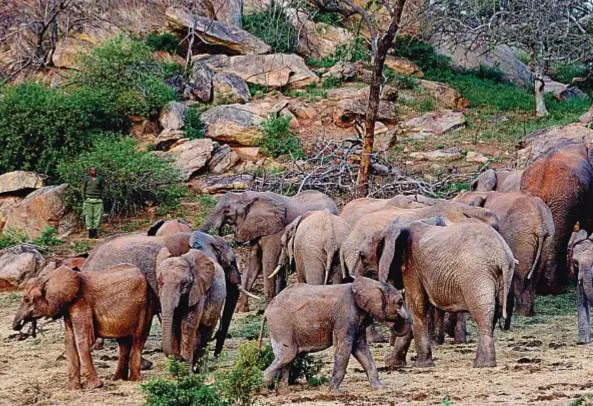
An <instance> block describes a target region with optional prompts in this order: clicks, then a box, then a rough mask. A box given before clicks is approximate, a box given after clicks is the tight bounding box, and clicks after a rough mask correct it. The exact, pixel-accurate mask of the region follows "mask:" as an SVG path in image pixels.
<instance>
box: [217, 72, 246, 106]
mask: <svg viewBox="0 0 593 406" xmlns="http://www.w3.org/2000/svg"><path fill="white" fill-rule="evenodd" d="M212 86H213V89H214V103H215V104H229V103H247V102H248V101H249V97H250V95H249V87H248V86H247V83H246V82H245V81H244V80H243V79H242V78H241V77H240V76H239V75H236V74H234V73H229V72H219V73H217V74H215V75H214V78H213V79H212Z"/></svg>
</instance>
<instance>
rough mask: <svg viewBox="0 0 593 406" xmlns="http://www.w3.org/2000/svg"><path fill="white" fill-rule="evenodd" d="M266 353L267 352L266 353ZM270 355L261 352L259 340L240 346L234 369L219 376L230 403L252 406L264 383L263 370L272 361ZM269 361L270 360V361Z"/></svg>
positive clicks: (239, 405)
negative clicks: (266, 355) (254, 396)
mask: <svg viewBox="0 0 593 406" xmlns="http://www.w3.org/2000/svg"><path fill="white" fill-rule="evenodd" d="M264 355H265V353H264ZM272 360H273V357H272V359H271V360H270V358H269V356H268V357H264V356H262V354H260V351H259V349H258V343H257V341H248V342H246V343H244V344H241V345H240V346H239V356H238V357H237V360H236V361H235V365H234V366H233V369H232V370H231V371H229V372H226V373H222V374H220V375H219V376H218V377H217V378H218V379H217V380H218V381H219V382H223V384H222V385H221V386H222V387H223V388H224V398H225V399H227V400H228V401H229V402H230V404H232V405H238V406H252V405H253V404H255V401H254V400H253V395H254V393H255V391H256V390H257V389H259V388H261V386H262V383H263V372H262V371H263V370H264V369H266V368H267V367H268V366H269V364H270V363H271V362H272ZM268 361H269V362H268Z"/></svg>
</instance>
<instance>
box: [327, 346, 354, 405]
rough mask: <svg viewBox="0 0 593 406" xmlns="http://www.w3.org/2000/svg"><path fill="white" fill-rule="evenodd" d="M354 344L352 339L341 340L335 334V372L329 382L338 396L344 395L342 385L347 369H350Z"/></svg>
mask: <svg viewBox="0 0 593 406" xmlns="http://www.w3.org/2000/svg"><path fill="white" fill-rule="evenodd" d="M352 344H353V342H352V339H351V338H350V337H346V338H345V339H343V340H340V339H337V337H336V334H334V371H333V373H332V377H331V379H330V381H329V387H330V388H331V390H332V391H333V392H334V393H336V394H340V393H342V392H341V391H340V384H341V383H342V381H343V380H344V376H345V375H346V368H348V361H349V360H350V354H352Z"/></svg>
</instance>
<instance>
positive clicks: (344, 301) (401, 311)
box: [260, 277, 411, 393]
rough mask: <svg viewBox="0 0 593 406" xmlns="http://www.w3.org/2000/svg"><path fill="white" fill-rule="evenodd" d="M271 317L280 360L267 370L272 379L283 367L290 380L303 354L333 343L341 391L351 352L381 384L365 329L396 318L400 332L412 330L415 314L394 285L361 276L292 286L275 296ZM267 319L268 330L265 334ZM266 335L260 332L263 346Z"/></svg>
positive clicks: (371, 378)
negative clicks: (291, 370)
mask: <svg viewBox="0 0 593 406" xmlns="http://www.w3.org/2000/svg"><path fill="white" fill-rule="evenodd" d="M266 319H267V320H268V323H269V330H270V338H271V341H272V349H273V350H274V355H275V359H274V361H273V362H272V364H271V365H270V366H269V367H268V368H267V369H266V370H265V372H264V382H266V383H268V384H269V383H270V382H272V380H273V379H274V377H275V376H276V374H277V373H278V372H279V371H281V372H282V383H283V384H286V383H287V381H288V369H289V365H290V363H291V362H292V360H294V359H295V357H296V356H297V355H299V354H300V353H305V352H317V351H323V350H325V349H327V348H329V347H331V346H332V345H333V346H334V347H335V352H334V371H333V374H332V378H331V381H330V387H331V389H332V390H333V391H334V392H336V393H339V392H340V389H339V387H340V383H342V380H343V379H344V375H345V374H346V367H347V366H348V361H349V359H350V354H352V355H354V357H355V358H356V360H357V361H358V362H359V363H360V365H361V366H362V367H363V369H364V370H365V372H366V374H367V376H368V378H369V382H370V383H371V386H372V387H373V388H374V389H380V388H382V387H383V384H382V383H381V382H380V381H379V376H378V373H377V367H376V366H375V362H374V361H373V357H372V355H371V351H370V348H369V345H368V343H367V340H366V334H365V328H366V327H367V326H368V324H369V323H370V322H371V319H375V320H377V321H380V322H394V323H395V324H394V326H393V332H394V334H396V335H398V336H401V335H406V334H407V332H408V331H409V330H410V328H411V327H410V321H409V320H410V319H409V315H408V312H407V310H406V308H405V306H404V301H403V298H402V295H401V293H400V292H399V291H397V290H396V289H395V288H394V287H392V286H391V285H388V284H385V283H380V282H377V281H374V280H372V279H369V278H364V277H360V278H358V279H356V281H354V283H348V284H343V285H330V286H319V285H307V284H301V283H299V284H295V285H292V286H289V287H288V288H286V289H285V290H284V291H282V292H281V293H280V294H279V295H278V296H276V298H274V299H273V300H272V301H271V302H270V304H269V305H268V308H267V309H266V312H265V314H264V322H265V320H266ZM263 327H264V326H263V323H262V334H263ZM261 339H262V335H261V334H260V345H261Z"/></svg>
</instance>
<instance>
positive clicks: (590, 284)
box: [568, 230, 593, 303]
mask: <svg viewBox="0 0 593 406" xmlns="http://www.w3.org/2000/svg"><path fill="white" fill-rule="evenodd" d="M568 264H569V267H570V270H571V272H572V273H577V275H578V283H579V285H582V286H583V291H584V292H585V295H586V296H587V300H588V301H589V303H593V234H592V235H591V236H589V238H587V231H586V230H580V231H579V232H578V233H573V234H572V236H571V238H570V243H569V248H568Z"/></svg>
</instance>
